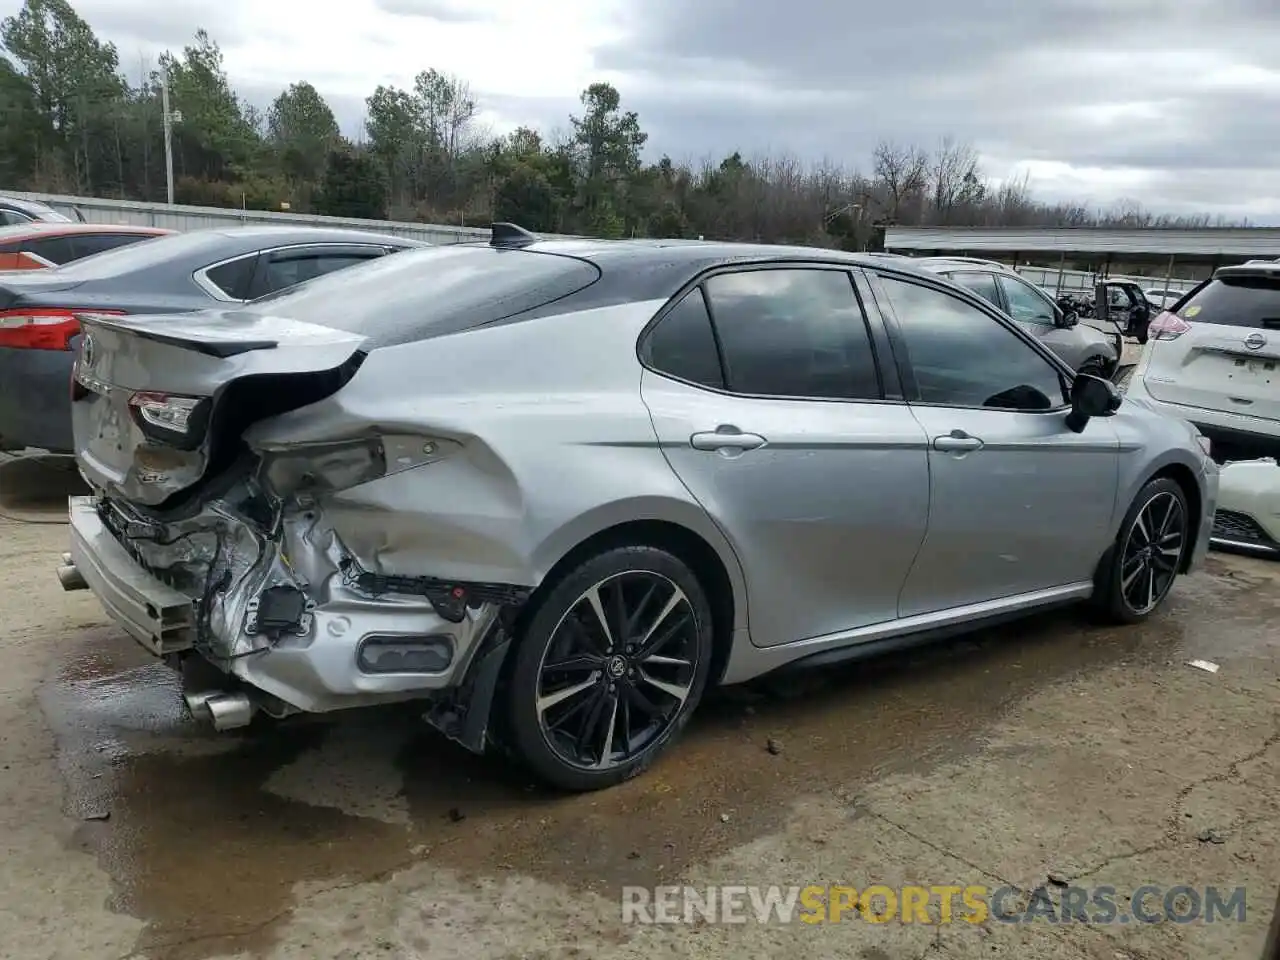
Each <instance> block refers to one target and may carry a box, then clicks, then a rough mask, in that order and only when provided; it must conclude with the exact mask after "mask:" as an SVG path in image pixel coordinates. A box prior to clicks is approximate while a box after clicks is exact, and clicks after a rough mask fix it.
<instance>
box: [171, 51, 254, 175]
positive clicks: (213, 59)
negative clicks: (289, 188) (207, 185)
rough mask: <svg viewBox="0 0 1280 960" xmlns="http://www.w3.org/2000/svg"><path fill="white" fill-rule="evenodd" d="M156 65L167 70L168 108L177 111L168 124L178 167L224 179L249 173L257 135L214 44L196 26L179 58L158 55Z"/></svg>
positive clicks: (175, 163)
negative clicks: (175, 120)
mask: <svg viewBox="0 0 1280 960" xmlns="http://www.w3.org/2000/svg"><path fill="white" fill-rule="evenodd" d="M161 69H162V70H165V69H167V70H168V72H169V104H170V108H171V109H173V110H176V111H178V112H179V113H181V114H182V122H181V123H179V124H176V125H175V126H174V128H173V135H174V165H175V167H177V170H178V172H179V173H185V174H188V175H190V176H195V177H201V178H205V179H210V180H219V179H221V180H228V181H230V180H234V179H238V178H239V177H242V176H247V175H249V174H250V173H251V172H252V169H251V168H252V166H253V164H254V162H255V161H256V160H257V159H258V157H259V153H260V147H261V146H262V142H261V137H260V136H259V134H258V131H257V130H256V129H255V124H254V115H253V114H252V112H249V111H247V110H246V109H245V106H244V105H243V104H241V102H240V99H239V97H237V96H236V94H235V91H234V90H232V89H231V83H230V81H229V80H228V79H227V73H226V70H225V68H224V67H223V62H222V50H221V49H220V48H219V47H218V45H217V43H215V42H214V41H213V40H212V39H210V37H209V34H208V33H206V32H205V31H204V30H199V31H197V32H196V37H195V43H193V44H190V45H188V46H186V47H184V48H183V50H182V56H181V57H174V56H173V55H172V54H165V55H164V57H162V58H161Z"/></svg>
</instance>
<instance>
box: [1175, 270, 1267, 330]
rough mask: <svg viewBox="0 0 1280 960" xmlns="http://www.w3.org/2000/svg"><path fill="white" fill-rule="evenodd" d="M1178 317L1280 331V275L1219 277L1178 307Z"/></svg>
mask: <svg viewBox="0 0 1280 960" xmlns="http://www.w3.org/2000/svg"><path fill="white" fill-rule="evenodd" d="M1178 316H1180V317H1182V318H1183V319H1184V320H1189V321H1193V322H1195V323H1216V324H1222V325H1223V326H1230V327H1256V328H1258V329H1265V330H1280V273H1277V274H1275V275H1272V276H1251V277H1250V276H1244V277H1217V278H1215V279H1213V280H1210V281H1209V283H1207V284H1206V285H1205V286H1203V287H1201V288H1200V289H1199V290H1198V291H1196V293H1194V294H1192V295H1191V296H1190V297H1188V298H1187V300H1186V301H1184V302H1183V303H1180V304H1178Z"/></svg>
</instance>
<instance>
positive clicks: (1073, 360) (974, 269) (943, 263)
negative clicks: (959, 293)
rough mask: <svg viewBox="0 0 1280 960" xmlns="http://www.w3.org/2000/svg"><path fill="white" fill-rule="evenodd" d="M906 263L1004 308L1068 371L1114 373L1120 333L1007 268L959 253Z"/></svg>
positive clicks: (1120, 345) (1119, 349)
mask: <svg viewBox="0 0 1280 960" xmlns="http://www.w3.org/2000/svg"><path fill="white" fill-rule="evenodd" d="M911 263H912V264H913V265H915V266H918V267H919V268H920V269H923V270H928V271H930V272H932V273H936V274H940V275H941V276H944V277H946V278H947V279H948V280H950V281H952V282H953V283H958V284H960V286H962V287H967V288H968V289H970V290H972V291H973V292H974V293H976V294H977V295H978V296H980V297H982V299H984V300H986V301H987V302H988V303H990V304H992V305H994V306H995V307H997V308H998V309H1000V310H1003V311H1004V312H1005V313H1007V314H1008V315H1009V316H1011V317H1013V319H1014V320H1016V321H1017V322H1018V323H1019V325H1021V326H1022V328H1023V329H1024V330H1026V331H1027V332H1028V333H1030V334H1032V336H1034V337H1036V338H1037V339H1038V340H1040V341H1041V342H1042V343H1044V345H1045V346H1046V347H1048V348H1049V349H1050V350H1052V351H1053V352H1054V353H1056V354H1057V355H1058V356H1059V357H1061V358H1062V359H1063V360H1064V361H1065V362H1066V363H1067V364H1068V365H1070V367H1071V368H1072V369H1073V370H1077V371H1080V372H1082V373H1088V374H1092V375H1093V376H1098V377H1110V376H1112V375H1113V374H1114V373H1115V371H1116V367H1117V365H1118V364H1119V362H1120V352H1121V350H1122V348H1123V342H1122V340H1121V338H1120V336H1119V335H1118V334H1110V335H1108V334H1106V333H1104V332H1102V331H1101V330H1098V329H1097V328H1095V327H1091V326H1089V325H1087V324H1081V323H1080V322H1079V317H1078V316H1076V315H1075V314H1074V313H1070V312H1067V311H1065V310H1063V309H1062V308H1061V307H1060V306H1059V305H1058V304H1057V303H1055V302H1054V300H1053V298H1052V297H1051V296H1049V294H1048V293H1046V292H1045V291H1044V290H1042V289H1041V288H1040V287H1038V286H1036V285H1035V284H1033V283H1029V282H1027V281H1026V280H1024V279H1023V278H1022V277H1020V276H1018V274H1016V273H1015V272H1014V271H1013V270H1012V269H1010V268H1009V267H1006V266H1004V265H1003V264H999V263H996V262H994V261H991V260H975V259H971V258H961V257H919V258H917V259H914V260H912V261H911Z"/></svg>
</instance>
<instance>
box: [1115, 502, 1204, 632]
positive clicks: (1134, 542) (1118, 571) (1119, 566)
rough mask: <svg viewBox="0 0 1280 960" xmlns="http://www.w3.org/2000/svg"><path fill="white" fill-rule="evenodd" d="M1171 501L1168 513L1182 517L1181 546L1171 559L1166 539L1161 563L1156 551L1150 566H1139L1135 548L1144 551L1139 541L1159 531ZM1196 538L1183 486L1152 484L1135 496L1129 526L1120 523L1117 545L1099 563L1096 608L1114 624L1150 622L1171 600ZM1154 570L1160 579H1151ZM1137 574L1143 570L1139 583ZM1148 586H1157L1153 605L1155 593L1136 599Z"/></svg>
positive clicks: (1127, 519)
mask: <svg viewBox="0 0 1280 960" xmlns="http://www.w3.org/2000/svg"><path fill="white" fill-rule="evenodd" d="M1171 502H1172V503H1173V504H1174V505H1176V507H1169V509H1171V510H1175V516H1176V517H1177V518H1180V519H1179V520H1178V521H1177V522H1178V523H1179V524H1180V526H1179V531H1180V533H1181V537H1180V539H1179V540H1178V541H1177V546H1176V556H1172V555H1170V554H1169V551H1170V550H1173V549H1174V542H1173V541H1172V540H1168V539H1167V535H1166V540H1165V541H1164V542H1165V544H1166V546H1165V547H1164V548H1163V549H1161V550H1159V554H1160V556H1159V558H1157V556H1156V551H1155V550H1154V548H1153V550H1152V551H1149V555H1150V558H1151V559H1150V560H1148V561H1147V562H1145V563H1144V562H1141V561H1135V559H1134V548H1135V547H1137V548H1141V547H1142V546H1145V545H1142V544H1140V542H1139V541H1140V540H1141V539H1142V531H1143V530H1144V529H1148V528H1150V527H1158V526H1159V525H1160V523H1161V518H1162V516H1163V508H1165V507H1167V506H1168V505H1169V504H1170V503H1171ZM1139 517H1141V518H1142V520H1143V523H1142V525H1141V526H1139V523H1138V521H1139ZM1170 522H1173V521H1170ZM1193 534H1194V531H1193V530H1192V529H1191V511H1190V509H1189V507H1188V504H1187V496H1186V494H1185V493H1184V492H1183V490H1182V487H1180V486H1179V485H1178V484H1177V483H1175V482H1174V481H1173V480H1170V479H1169V478H1167V477H1159V478H1157V479H1155V480H1152V481H1150V482H1149V483H1148V484H1147V485H1146V486H1144V487H1143V488H1142V489H1141V490H1140V491H1138V495H1137V496H1136V497H1134V500H1133V503H1132V504H1130V505H1129V509H1128V511H1127V512H1126V513H1125V515H1124V522H1122V523H1121V524H1120V531H1119V533H1118V534H1116V539H1115V542H1114V543H1113V544H1112V545H1111V546H1110V547H1109V548H1108V549H1107V552H1106V554H1105V555H1104V556H1103V558H1102V561H1101V562H1100V563H1099V564H1098V572H1097V575H1096V577H1095V579H1094V594H1093V602H1094V606H1095V609H1096V610H1097V611H1098V612H1099V613H1100V614H1101V615H1102V616H1103V617H1104V618H1105V619H1106V620H1107V621H1109V622H1111V623H1124V624H1131V623H1141V622H1142V621H1144V620H1146V619H1147V618H1148V617H1149V616H1151V614H1152V613H1154V612H1155V611H1156V610H1158V609H1159V608H1160V607H1161V605H1163V604H1164V602H1165V600H1167V599H1168V596H1169V592H1170V591H1171V590H1172V589H1173V584H1174V581H1175V580H1177V577H1178V573H1179V571H1180V570H1181V568H1182V563H1183V561H1184V560H1185V558H1186V555H1187V550H1188V549H1189V548H1190V545H1191V537H1192V536H1193ZM1152 567H1154V568H1155V569H1156V576H1155V577H1154V579H1152V580H1148V579H1147V571H1149V570H1150V569H1151V568H1152ZM1135 570H1138V571H1139V573H1138V574H1137V580H1134V581H1131V580H1129V578H1130V577H1131V576H1133V575H1134V571H1135ZM1165 576H1167V580H1166V579H1165ZM1126 581H1128V583H1126ZM1143 583H1148V584H1153V585H1154V589H1155V594H1154V596H1155V599H1154V602H1147V601H1148V600H1149V598H1150V596H1151V594H1150V593H1148V594H1147V595H1146V596H1143V597H1141V602H1138V601H1135V598H1134V594H1135V592H1138V591H1141V589H1142V584H1143Z"/></svg>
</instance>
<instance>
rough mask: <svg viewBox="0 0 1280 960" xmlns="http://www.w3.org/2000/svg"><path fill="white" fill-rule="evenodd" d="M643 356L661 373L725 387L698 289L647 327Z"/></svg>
mask: <svg viewBox="0 0 1280 960" xmlns="http://www.w3.org/2000/svg"><path fill="white" fill-rule="evenodd" d="M645 359H646V360H647V361H648V363H649V365H650V366H652V367H653V368H654V369H655V370H657V371H659V372H661V373H666V374H670V375H671V376H673V377H678V378H679V379H681V380H687V381H689V382H690V383H698V384H701V385H702V386H704V387H714V388H716V389H720V390H723V389H724V385H725V383H724V372H723V371H722V370H721V369H720V351H719V349H718V348H717V347H716V337H715V333H714V332H713V331H712V329H711V317H710V315H709V314H708V313H707V305H706V302H705V301H704V300H703V298H702V291H701V290H694V291H693V292H692V293H690V294H689V295H688V296H686V297H685V298H684V299H683V300H681V301H680V302H679V303H678V304H676V305H675V307H674V308H672V310H671V312H670V313H668V314H667V315H666V316H665V317H663V318H662V320H661V322H660V323H659V324H658V325H657V326H656V327H654V328H653V330H652V331H650V333H649V337H648V339H647V341H646V342H645Z"/></svg>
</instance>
